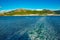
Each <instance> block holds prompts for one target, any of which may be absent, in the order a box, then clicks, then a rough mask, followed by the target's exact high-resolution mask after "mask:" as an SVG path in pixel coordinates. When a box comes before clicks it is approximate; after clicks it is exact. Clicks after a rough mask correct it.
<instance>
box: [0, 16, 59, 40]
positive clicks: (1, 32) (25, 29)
mask: <svg viewBox="0 0 60 40" xmlns="http://www.w3.org/2000/svg"><path fill="white" fill-rule="evenodd" d="M0 40H60V17H59V16H45V17H43V16H21V17H17V16H14V17H13V16H5V17H4V16H0Z"/></svg>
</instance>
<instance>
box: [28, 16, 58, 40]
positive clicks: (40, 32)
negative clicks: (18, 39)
mask: <svg viewBox="0 0 60 40" xmlns="http://www.w3.org/2000/svg"><path fill="white" fill-rule="evenodd" d="M55 34H56V31H55V30H54V28H53V26H52V25H51V24H50V23H48V20H47V19H46V17H42V18H41V19H39V21H38V22H37V24H36V25H35V29H33V30H31V31H30V32H29V36H30V38H31V40H58V39H57V37H56V35H55Z"/></svg>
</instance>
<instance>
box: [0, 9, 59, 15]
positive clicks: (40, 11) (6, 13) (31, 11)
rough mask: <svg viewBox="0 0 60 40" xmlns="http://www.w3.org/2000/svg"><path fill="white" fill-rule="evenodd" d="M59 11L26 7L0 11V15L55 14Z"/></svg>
mask: <svg viewBox="0 0 60 40" xmlns="http://www.w3.org/2000/svg"><path fill="white" fill-rule="evenodd" d="M57 13H60V11H59V12H57V11H51V10H46V9H43V10H26V9H19V10H13V11H9V12H4V13H0V16H13V15H30V14H34V15H36V14H38V15H48V14H57Z"/></svg>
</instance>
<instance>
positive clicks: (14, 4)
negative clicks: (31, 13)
mask: <svg viewBox="0 0 60 40" xmlns="http://www.w3.org/2000/svg"><path fill="white" fill-rule="evenodd" d="M17 8H18V9H20V8H27V9H51V10H54V9H60V0H0V10H12V9H17Z"/></svg>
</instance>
